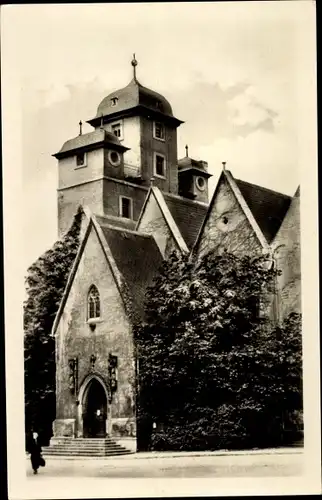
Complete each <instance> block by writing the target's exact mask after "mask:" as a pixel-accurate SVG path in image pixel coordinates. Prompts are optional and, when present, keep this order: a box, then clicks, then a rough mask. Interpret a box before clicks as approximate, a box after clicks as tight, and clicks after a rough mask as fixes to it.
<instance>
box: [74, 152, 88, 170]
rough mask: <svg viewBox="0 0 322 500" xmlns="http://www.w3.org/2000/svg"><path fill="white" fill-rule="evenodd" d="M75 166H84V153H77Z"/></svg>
mask: <svg viewBox="0 0 322 500" xmlns="http://www.w3.org/2000/svg"><path fill="white" fill-rule="evenodd" d="M76 167H86V153H84V152H83V153H77V155H76Z"/></svg>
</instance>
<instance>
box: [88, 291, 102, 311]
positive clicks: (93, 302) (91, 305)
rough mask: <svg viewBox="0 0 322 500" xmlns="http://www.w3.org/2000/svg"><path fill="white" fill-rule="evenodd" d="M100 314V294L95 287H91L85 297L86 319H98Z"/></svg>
mask: <svg viewBox="0 0 322 500" xmlns="http://www.w3.org/2000/svg"><path fill="white" fill-rule="evenodd" d="M100 314H101V306H100V294H99V293H98V290H97V288H96V286H95V285H92V286H91V288H90V289H89V292H88V297H87V319H93V318H99V317H100Z"/></svg>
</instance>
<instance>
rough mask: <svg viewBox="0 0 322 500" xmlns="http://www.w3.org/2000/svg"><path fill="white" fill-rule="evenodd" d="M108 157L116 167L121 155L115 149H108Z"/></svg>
mask: <svg viewBox="0 0 322 500" xmlns="http://www.w3.org/2000/svg"><path fill="white" fill-rule="evenodd" d="M108 159H109V161H110V162H111V163H112V165H114V166H115V167H118V166H119V164H120V163H121V155H120V154H119V153H117V152H116V151H109V153H108Z"/></svg>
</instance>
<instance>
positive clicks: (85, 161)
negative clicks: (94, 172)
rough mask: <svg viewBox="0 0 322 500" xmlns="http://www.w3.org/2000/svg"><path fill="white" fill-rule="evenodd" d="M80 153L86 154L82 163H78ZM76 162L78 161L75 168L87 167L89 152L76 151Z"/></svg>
mask: <svg viewBox="0 0 322 500" xmlns="http://www.w3.org/2000/svg"><path fill="white" fill-rule="evenodd" d="M80 155H84V163H83V164H82V165H77V157H78V156H80ZM75 162H76V166H75V170H77V169H79V168H85V167H87V152H86V151H83V152H81V153H76V154H75Z"/></svg>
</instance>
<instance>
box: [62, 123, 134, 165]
mask: <svg viewBox="0 0 322 500" xmlns="http://www.w3.org/2000/svg"><path fill="white" fill-rule="evenodd" d="M104 145H106V146H107V145H110V146H111V145H112V146H113V147H114V148H115V149H118V150H120V151H125V150H127V149H128V148H126V147H124V146H123V145H122V144H121V143H120V141H119V140H118V138H117V137H116V136H115V135H114V134H112V133H111V132H107V131H106V130H102V129H98V130H93V132H89V133H87V134H82V135H79V136H77V137H74V138H73V139H69V140H68V141H66V142H65V143H64V144H63V145H62V147H61V149H60V150H59V151H58V153H56V154H54V155H53V156H55V157H56V158H57V159H59V158H63V157H64V156H69V155H70V154H71V153H72V152H73V153H74V152H76V151H82V150H84V151H85V150H89V149H96V148H97V147H101V146H104Z"/></svg>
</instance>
